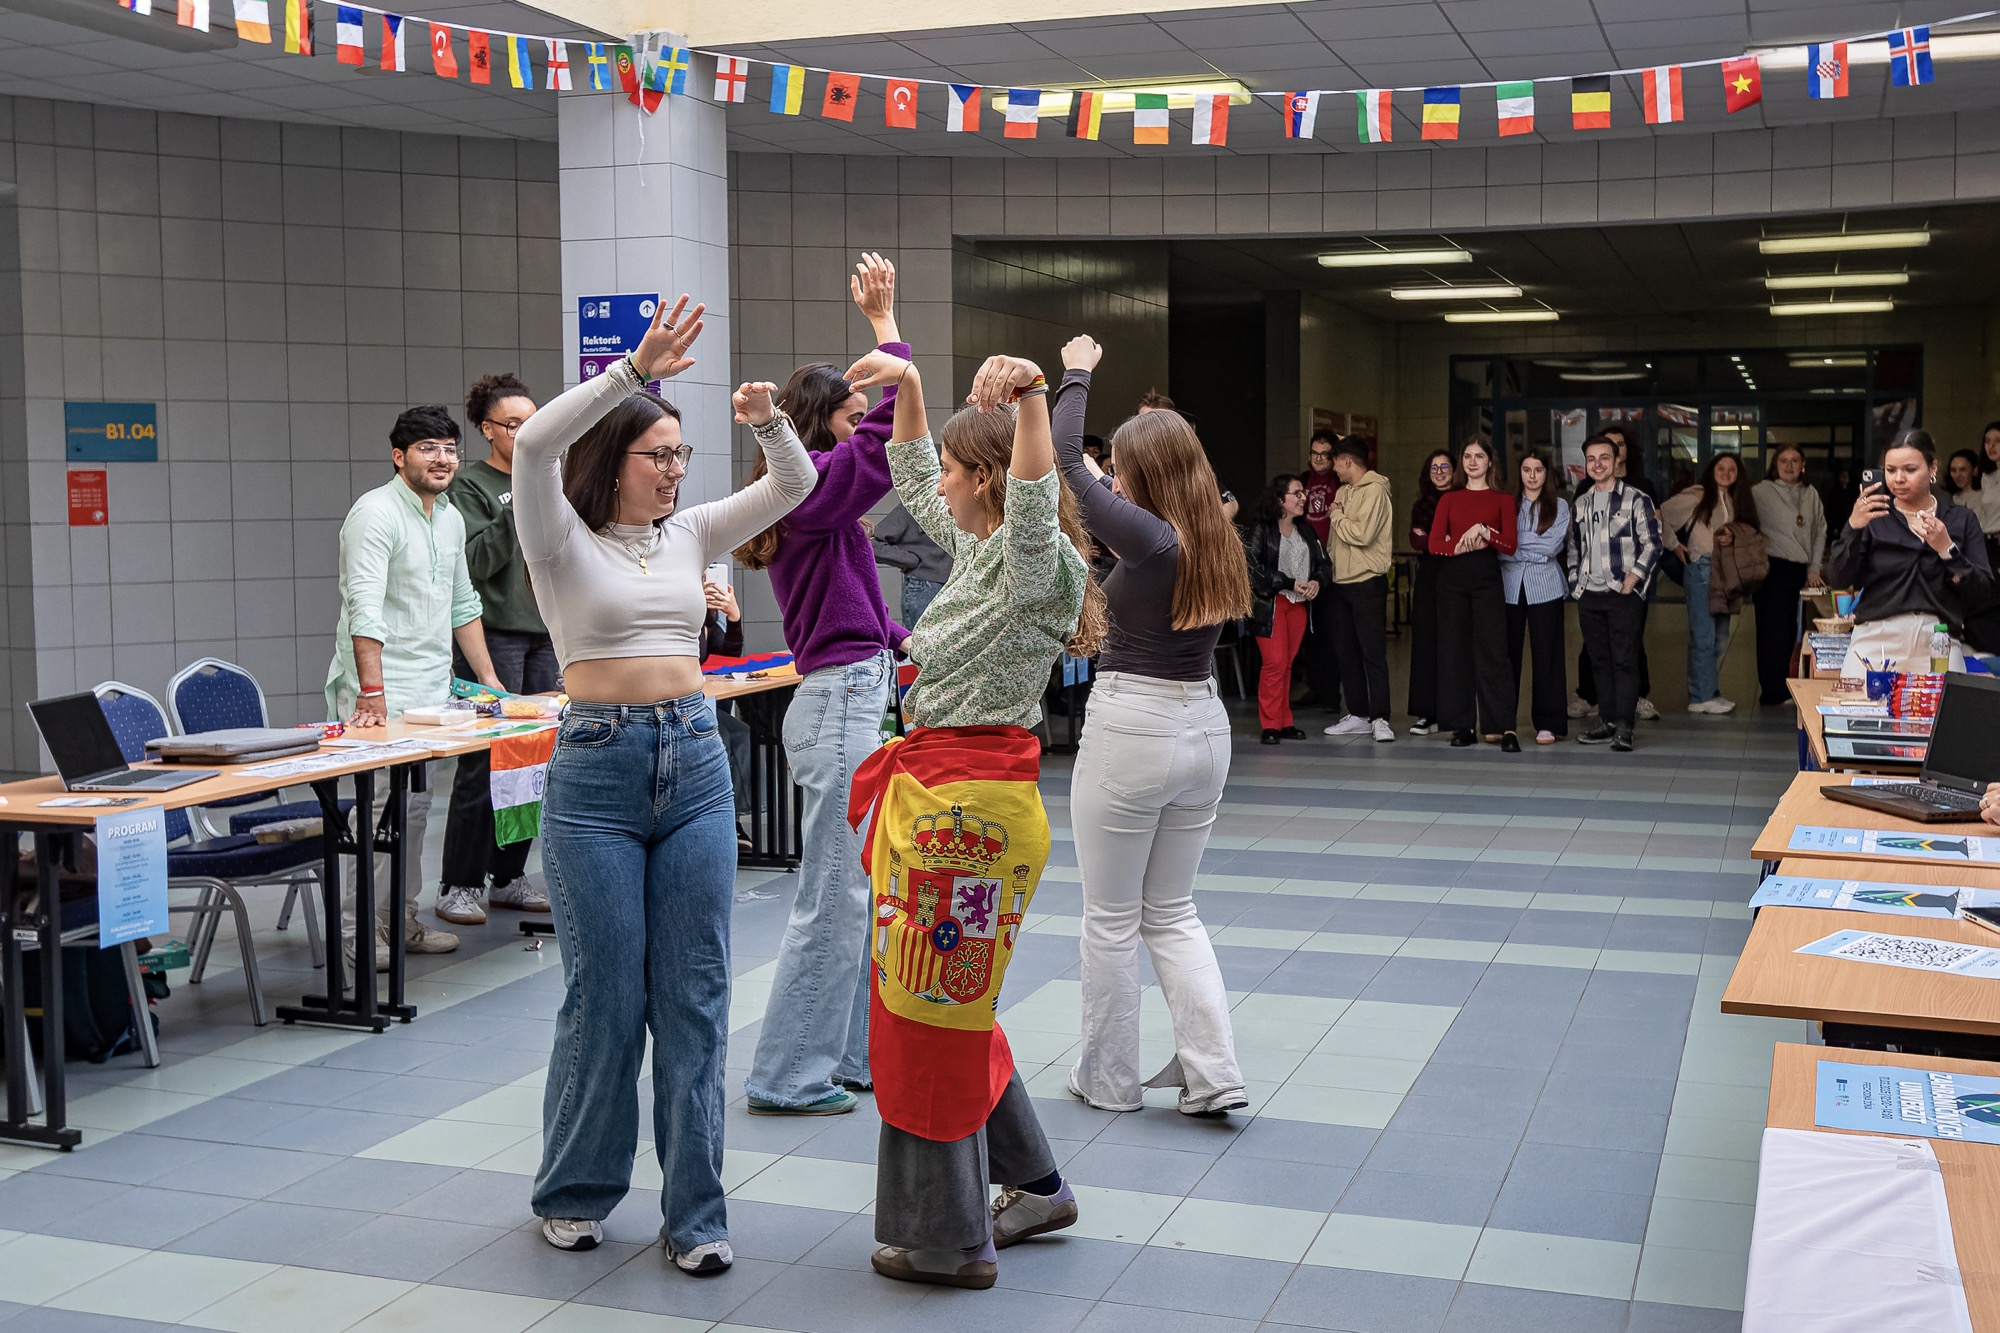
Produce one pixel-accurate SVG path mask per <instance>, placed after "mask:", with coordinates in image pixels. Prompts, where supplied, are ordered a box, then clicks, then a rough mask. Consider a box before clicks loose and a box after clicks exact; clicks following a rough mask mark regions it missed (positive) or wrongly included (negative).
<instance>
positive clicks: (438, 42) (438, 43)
mask: <svg viewBox="0 0 2000 1333" xmlns="http://www.w3.org/2000/svg"><path fill="white" fill-rule="evenodd" d="M431 73H433V74H435V75H437V76H438V77H439V78H440V79H455V78H457V77H458V53H457V52H456V51H454V50H452V47H451V25H450V24H449V23H433V24H431Z"/></svg>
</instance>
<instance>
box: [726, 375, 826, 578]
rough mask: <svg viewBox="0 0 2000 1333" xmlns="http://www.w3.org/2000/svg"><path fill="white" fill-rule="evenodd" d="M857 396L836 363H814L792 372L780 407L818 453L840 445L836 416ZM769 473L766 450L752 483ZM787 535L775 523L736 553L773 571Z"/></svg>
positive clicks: (781, 525) (760, 455) (804, 441)
mask: <svg viewBox="0 0 2000 1333" xmlns="http://www.w3.org/2000/svg"><path fill="white" fill-rule="evenodd" d="M853 396H854V386H853V385H852V384H849V383H848V382H847V380H846V379H845V378H843V377H842V376H841V373H840V372H839V371H838V370H836V369H835V368H834V367H833V365H832V363H830V362H826V361H813V362H809V363H807V364H806V365H803V366H800V367H799V368H798V369H797V370H795V371H793V372H792V377H791V378H790V379H788V380H786V381H785V388H784V391H783V392H782V393H780V394H779V395H778V405H779V406H780V407H782V408H783V409H784V412H785V415H786V416H788V417H790V418H791V419H792V429H793V430H795V431H797V432H798V433H799V442H800V443H801V444H803V445H805V447H806V448H807V449H810V450H811V451H812V452H814V453H816V454H817V453H824V452H825V451H826V450H828V449H831V448H833V446H834V445H836V444H838V443H839V441H838V440H836V439H834V438H833V414H834V413H836V412H838V411H839V410H840V409H841V407H842V405H843V404H845V403H846V402H847V400H848V399H850V398H852V397H853ZM768 471H770V467H769V465H768V464H766V463H765V462H764V454H763V451H762V450H759V451H758V453H757V462H756V465H755V466H753V467H752V468H751V469H750V481H755V480H757V478H759V477H761V476H763V475H764V474H765V473H766V472H768ZM745 484H746V485H747V484H748V483H747V482H746V483H745ZM784 535H785V525H784V523H782V522H778V523H773V524H772V525H771V526H770V527H768V528H765V529H764V530H763V531H762V532H760V533H758V534H757V535H756V536H754V537H752V538H751V539H750V540H749V541H747V542H744V543H743V544H742V545H741V546H739V547H737V548H736V550H735V551H734V552H732V554H733V555H735V557H736V558H737V560H739V561H740V562H742V565H743V567H744V568H745V569H769V568H770V567H771V562H772V561H773V560H776V559H777V558H778V543H779V542H780V541H781V540H782V539H783V538H784Z"/></svg>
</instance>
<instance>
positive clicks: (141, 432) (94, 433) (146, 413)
mask: <svg viewBox="0 0 2000 1333" xmlns="http://www.w3.org/2000/svg"><path fill="white" fill-rule="evenodd" d="M63 442H64V449H63V452H64V455H65V456H66V457H67V458H68V459H69V460H70V461H71V462H72V463H157V462H159V461H160V425H159V407H158V405H157V404H154V403H64V404H63Z"/></svg>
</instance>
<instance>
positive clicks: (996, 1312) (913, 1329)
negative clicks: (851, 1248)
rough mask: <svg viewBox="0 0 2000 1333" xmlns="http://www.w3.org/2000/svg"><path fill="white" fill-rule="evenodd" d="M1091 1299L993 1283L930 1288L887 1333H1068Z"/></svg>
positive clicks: (1081, 1318) (1085, 1310) (1086, 1310)
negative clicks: (1027, 1332) (1032, 1332)
mask: <svg viewBox="0 0 2000 1333" xmlns="http://www.w3.org/2000/svg"><path fill="white" fill-rule="evenodd" d="M1091 1304H1092V1303H1091V1302H1090V1301H1085V1300H1078V1299H1076V1298H1074V1297H1071V1296H1053V1295H1050V1294H1049V1293H1047V1292H1041V1291H1020V1290H1016V1289H1013V1288H1008V1287H994V1288H992V1289H991V1290H989V1291H956V1290H953V1289H952V1288H949V1287H932V1288H930V1289H929V1291H928V1294H926V1295H925V1296H924V1298H923V1300H922V1301H921V1302H919V1303H918V1304H917V1305H916V1307H915V1308H913V1309H911V1310H909V1311H907V1312H905V1313H904V1314H903V1315H902V1317H901V1318H900V1319H898V1320H896V1321H895V1322H894V1323H892V1324H890V1325H889V1326H888V1333H935V1331H936V1330H938V1329H944V1328H948V1329H951V1330H952V1333H961V1330H962V1331H963V1333H1019V1331H1020V1330H1021V1329H1024V1328H1032V1329H1037V1330H1041V1329H1046V1330H1048V1331H1049V1333H1070V1330H1071V1329H1074V1328H1075V1327H1076V1326H1077V1325H1078V1324H1080V1323H1082V1322H1083V1317H1084V1316H1085V1315H1087V1314H1089V1313H1090V1308H1091Z"/></svg>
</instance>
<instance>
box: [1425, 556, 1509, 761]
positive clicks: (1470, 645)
mask: <svg viewBox="0 0 2000 1333" xmlns="http://www.w3.org/2000/svg"><path fill="white" fill-rule="evenodd" d="M1437 617H1438V621H1437V623H1438V655H1437V671H1438V718H1437V720H1438V724H1439V725H1440V726H1442V727H1444V728H1445V729H1446V730H1447V731H1473V730H1482V731H1484V732H1486V733H1487V734H1489V735H1490V734H1493V733H1495V732H1503V731H1512V730H1513V729H1514V711H1515V709H1516V708H1517V707H1519V705H1520V684H1519V681H1518V679H1517V678H1516V677H1515V676H1514V675H1513V674H1512V673H1510V672H1509V671H1508V670H1507V603H1506V599H1505V595H1504V594H1503V593H1502V592H1501V591H1500V557H1499V556H1498V555H1497V554H1496V553H1494V552H1493V551H1491V550H1484V551H1468V552H1466V553H1465V554H1464V555H1453V556H1446V557H1444V558H1443V560H1442V561H1441V563H1440V568H1439V571H1438V603H1437Z"/></svg>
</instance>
